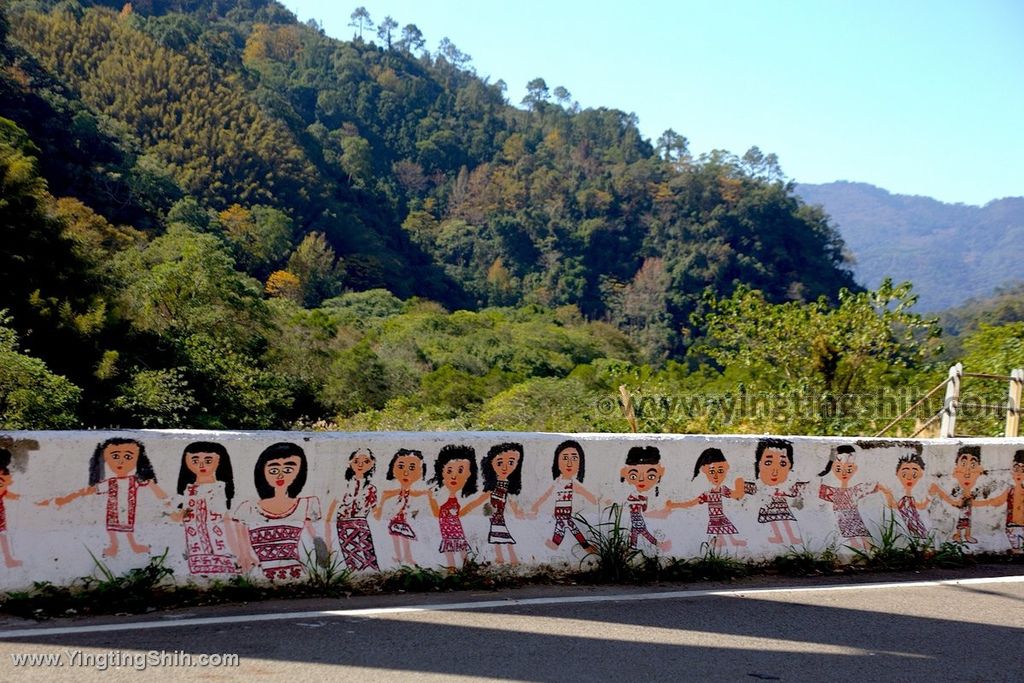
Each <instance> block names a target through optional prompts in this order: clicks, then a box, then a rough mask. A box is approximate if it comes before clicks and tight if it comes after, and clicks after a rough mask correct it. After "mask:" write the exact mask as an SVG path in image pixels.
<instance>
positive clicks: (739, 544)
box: [729, 538, 747, 548]
mask: <svg viewBox="0 0 1024 683" xmlns="http://www.w3.org/2000/svg"><path fill="white" fill-rule="evenodd" d="M729 540H731V541H732V544H733V545H734V546H736V547H737V548H743V547H745V546H746V545H747V542H746V541H744V540H742V539H739V538H732V539H729Z"/></svg>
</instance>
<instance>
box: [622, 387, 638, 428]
mask: <svg viewBox="0 0 1024 683" xmlns="http://www.w3.org/2000/svg"><path fill="white" fill-rule="evenodd" d="M619 394H620V395H621V396H622V414H623V415H625V417H626V422H628V423H629V428H630V429H631V430H633V433H634V434H636V432H637V428H636V413H635V412H633V396H632V395H631V394H630V393H629V389H627V388H626V385H625V384H620V385H619Z"/></svg>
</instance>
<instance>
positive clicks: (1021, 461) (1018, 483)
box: [974, 450, 1024, 555]
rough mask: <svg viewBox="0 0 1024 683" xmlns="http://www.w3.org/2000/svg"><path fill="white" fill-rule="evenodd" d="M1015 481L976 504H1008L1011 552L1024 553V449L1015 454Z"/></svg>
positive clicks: (1013, 474) (1007, 514)
mask: <svg viewBox="0 0 1024 683" xmlns="http://www.w3.org/2000/svg"><path fill="white" fill-rule="evenodd" d="M1011 472H1012V477H1013V483H1011V484H1010V487H1009V488H1008V489H1006V490H1005V491H1003V492H1002V493H1000V494H999V495H998V496H994V497H992V498H988V499H986V500H975V501H974V504H975V505H991V506H993V507H998V506H1000V505H1004V504H1005V505H1006V540H1008V541H1009V542H1010V552H1011V553H1013V554H1014V555H1020V554H1024V450H1020V451H1017V452H1016V453H1014V454H1013V467H1012V470H1011Z"/></svg>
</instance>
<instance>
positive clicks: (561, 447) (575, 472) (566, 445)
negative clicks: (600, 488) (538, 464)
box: [531, 440, 598, 552]
mask: <svg viewBox="0 0 1024 683" xmlns="http://www.w3.org/2000/svg"><path fill="white" fill-rule="evenodd" d="M586 463H587V461H586V454H585V453H584V452H583V447H582V446H580V444H579V443H577V442H576V441H572V440H569V441H563V442H562V443H560V444H558V446H557V447H556V448H555V458H554V462H552V463H551V478H552V479H554V480H555V483H553V484H552V485H551V486H549V487H548V490H547V491H545V492H544V493H543V494H542V495H541V497H540V498H538V499H537V501H536V502H535V503H534V504H533V507H532V508H531V512H532V513H533V514H534V515H536V514H537V511H538V510H540V506H541V505H543V504H544V502H545V501H546V500H547V499H548V498H550V497H551V494H552V493H554V494H555V511H554V516H555V531H554V533H553V534H552V536H551V538H549V539H548V540H546V541H544V543H545V544H546V545H547V546H548V547H549V548H551V549H552V550H555V549H556V548H558V546H560V545H561V544H562V539H563V538H565V531H566V529H568V530H569V531H570V532H571V533H572V535H573V536H574V537H575V538H576V541H577V542H578V543H579V544H580V547H581V548H583V549H584V550H585V551H587V552H591V551H592V550H593V548H592V546H591V545H590V544H589V543H587V539H586V537H585V536H584V535H583V532H582V531H580V529H579V527H578V526H576V522H575V520H573V518H572V515H573V497H574V494H576V493H578V494H579V495H581V496H583V497H584V498H585V499H586V500H587V501H588V502H590V503H592V504H594V505H597V504H598V502H597V496H595V495H594V494H593V493H591V492H590V491H588V490H587V489H585V488H583V477H584V476H585V474H586Z"/></svg>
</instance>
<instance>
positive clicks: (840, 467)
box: [832, 461, 857, 484]
mask: <svg viewBox="0 0 1024 683" xmlns="http://www.w3.org/2000/svg"><path fill="white" fill-rule="evenodd" d="M832 472H834V473H835V475H836V479H838V480H839V481H840V482H841V483H843V484H846V483H848V482H849V481H850V480H851V479H853V475H855V474H856V473H857V463H855V462H852V461H848V462H836V463H835V464H834V465H833V466H832Z"/></svg>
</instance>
